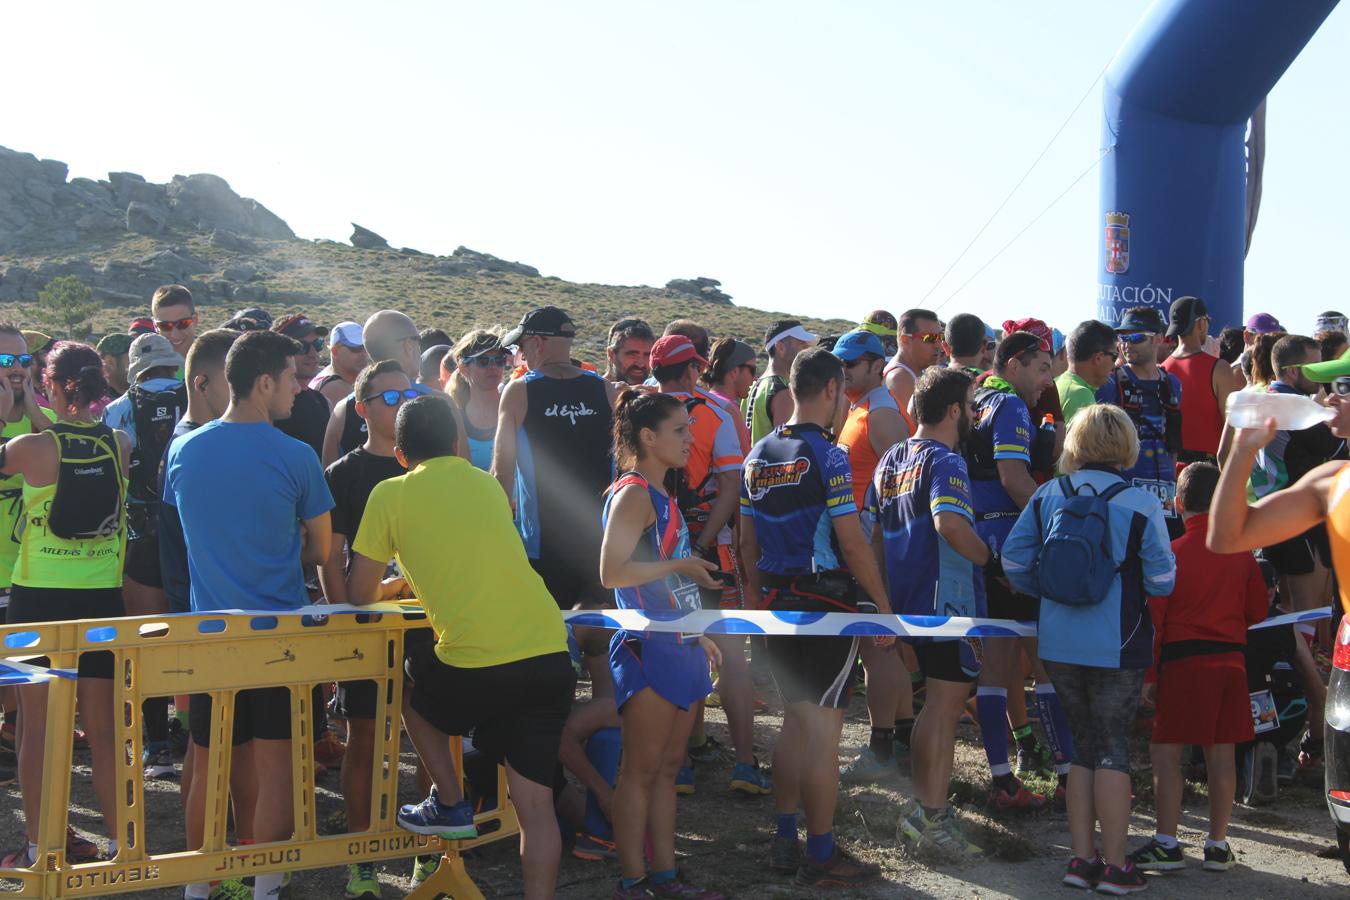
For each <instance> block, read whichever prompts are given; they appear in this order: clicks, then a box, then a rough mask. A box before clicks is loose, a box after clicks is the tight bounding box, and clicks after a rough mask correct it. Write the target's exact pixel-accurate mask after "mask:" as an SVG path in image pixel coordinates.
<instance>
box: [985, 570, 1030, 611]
mask: <svg viewBox="0 0 1350 900" xmlns="http://www.w3.org/2000/svg"><path fill="white" fill-rule="evenodd" d="M984 598H985V603H986V605H987V606H986V608H987V609H988V610H989V618H991V619H1017V620H1019V621H1023V622H1035V621H1036V620H1037V619H1039V618H1040V615H1041V601H1040V598H1039V597H1032V596H1029V595H1027V594H1019V593H1018V592H1017V591H1014V590H1013V589H1012V588H1010V587H1007V586H1006V585H1004V584H1003V583H1002V582H1000V581H999V580H998V579H997V578H995V577H994V576H993V575H991V574H989V572H988V571H987V570H986V571H985V573H984Z"/></svg>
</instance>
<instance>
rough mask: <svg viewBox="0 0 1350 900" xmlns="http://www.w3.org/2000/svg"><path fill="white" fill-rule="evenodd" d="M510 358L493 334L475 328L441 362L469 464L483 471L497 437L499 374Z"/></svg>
mask: <svg viewBox="0 0 1350 900" xmlns="http://www.w3.org/2000/svg"><path fill="white" fill-rule="evenodd" d="M509 360H510V355H509V354H508V353H507V351H506V348H505V347H503V346H502V342H501V336H500V335H499V334H497V332H495V331H490V330H487V329H483V328H475V329H474V330H472V331H470V332H468V333H467V334H465V335H464V336H463V337H462V338H460V339H459V343H457V344H455V346H454V347H452V348H450V352H449V353H447V354H446V355H445V356H444V357H442V359H441V379H442V380H443V381H444V382H445V391H446V393H447V394H449V395H450V396H451V397H453V398H454V400H455V403H457V404H459V408H460V411H461V412H462V413H463V414H464V430H465V432H467V434H468V438H469V462H471V463H473V465H474V468H476V469H482V470H483V471H484V472H486V471H488V470H489V469H491V468H492V444H493V441H494V440H496V437H497V404H498V402H499V401H500V400H501V395H502V394H501V392H502V375H503V373H504V371H505V369H506V364H507V362H508V361H509Z"/></svg>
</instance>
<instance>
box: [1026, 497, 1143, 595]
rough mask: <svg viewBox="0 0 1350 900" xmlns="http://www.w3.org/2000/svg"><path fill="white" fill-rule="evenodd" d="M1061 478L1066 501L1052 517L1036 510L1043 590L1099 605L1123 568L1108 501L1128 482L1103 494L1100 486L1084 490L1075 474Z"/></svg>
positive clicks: (1038, 565)
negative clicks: (1113, 547) (1116, 554)
mask: <svg viewBox="0 0 1350 900" xmlns="http://www.w3.org/2000/svg"><path fill="white" fill-rule="evenodd" d="M1057 481H1058V484H1059V488H1060V490H1061V491H1062V492H1063V494H1064V497H1065V503H1064V505H1063V506H1060V507H1059V508H1058V509H1056V510H1055V511H1054V512H1053V513H1051V515H1050V521H1049V522H1048V523H1046V522H1043V521H1042V520H1041V515H1040V509H1039V508H1037V509H1036V510H1034V512H1035V514H1036V524H1037V527H1038V529H1039V530H1040V535H1041V548H1040V551H1039V552H1038V553H1037V555H1036V560H1035V562H1034V566H1035V574H1036V584H1037V593H1038V594H1039V595H1040V596H1041V597H1044V598H1046V599H1049V600H1053V601H1055V602H1056V603H1062V604H1064V605H1065V606H1094V605H1096V604H1098V603H1100V602H1102V600H1103V599H1104V598H1105V597H1106V592H1107V591H1108V590H1110V588H1111V582H1112V580H1114V579H1115V577H1116V574H1117V573H1118V572H1120V568H1121V567H1120V566H1119V565H1118V564H1117V563H1116V561H1115V560H1114V559H1113V558H1112V554H1111V510H1110V509H1109V507H1108V504H1109V503H1110V501H1111V499H1112V498H1113V497H1115V496H1116V495H1117V494H1119V493H1120V492H1121V491H1123V490H1125V488H1126V487H1127V485H1126V484H1125V482H1124V481H1121V482H1119V483H1117V484H1113V485H1111V486H1110V487H1109V488H1107V489H1106V490H1105V491H1102V492H1101V493H1100V494H1098V493H1097V492H1096V490H1095V489H1094V490H1093V492H1092V493H1091V494H1083V493H1080V491H1081V488H1075V487H1074V486H1073V483H1072V482H1071V481H1070V480H1069V476H1067V475H1063V476H1060V478H1058V479H1057ZM1084 487H1087V485H1084ZM1038 503H1039V501H1038ZM1126 558H1127V559H1128V558H1129V553H1128V550H1127V553H1126Z"/></svg>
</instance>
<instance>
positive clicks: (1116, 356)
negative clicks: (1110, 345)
mask: <svg viewBox="0 0 1350 900" xmlns="http://www.w3.org/2000/svg"><path fill="white" fill-rule="evenodd" d="M1102 353H1105V354H1106V355H1107V356H1109V357H1111V362H1116V361H1117V360H1119V359H1120V354H1119V353H1117V352H1116V351H1114V350H1103V351H1102Z"/></svg>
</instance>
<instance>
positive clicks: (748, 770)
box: [731, 763, 773, 797]
mask: <svg viewBox="0 0 1350 900" xmlns="http://www.w3.org/2000/svg"><path fill="white" fill-rule="evenodd" d="M731 789H732V790H733V791H740V792H741V793H742V794H749V795H751V796H752V797H762V796H763V795H765V794H771V793H773V782H772V781H770V780H769V776H768V775H765V774H764V770H763V769H761V768H760V767H759V766H757V765H755V764H754V763H736V765H735V767H734V768H732V770H731Z"/></svg>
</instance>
